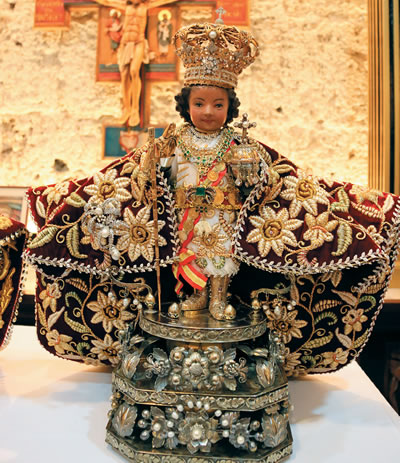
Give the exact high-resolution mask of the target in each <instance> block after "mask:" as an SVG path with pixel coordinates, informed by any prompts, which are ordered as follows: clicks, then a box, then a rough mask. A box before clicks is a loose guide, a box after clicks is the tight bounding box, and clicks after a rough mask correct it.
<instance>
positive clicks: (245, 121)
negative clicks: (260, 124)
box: [233, 113, 257, 143]
mask: <svg viewBox="0 0 400 463" xmlns="http://www.w3.org/2000/svg"><path fill="white" fill-rule="evenodd" d="M233 125H234V126H235V127H238V128H239V129H242V143H249V137H248V136H247V131H248V130H249V129H252V128H253V127H257V123H256V122H250V121H249V116H248V115H247V113H244V114H243V116H242V120H241V121H240V122H235V123H234V124H233Z"/></svg>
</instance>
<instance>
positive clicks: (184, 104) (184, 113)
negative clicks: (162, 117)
mask: <svg viewBox="0 0 400 463" xmlns="http://www.w3.org/2000/svg"><path fill="white" fill-rule="evenodd" d="M192 88H193V86H192V87H183V88H182V90H181V92H180V93H178V95H175V101H176V110H177V111H178V113H179V114H180V115H181V117H182V118H183V119H184V120H185V121H186V122H189V124H192V120H191V119H190V114H189V95H190V92H191V90H192ZM225 90H226V92H227V94H228V103H229V105H228V113H227V116H226V121H225V125H228V124H229V123H230V122H232V121H233V119H234V118H235V117H238V115H239V110H238V108H239V106H240V101H239V99H238V97H237V96H236V93H235V90H233V88H226V89H225Z"/></svg>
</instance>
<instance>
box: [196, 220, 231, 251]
mask: <svg viewBox="0 0 400 463" xmlns="http://www.w3.org/2000/svg"><path fill="white" fill-rule="evenodd" d="M205 223H206V224H207V225H208V227H203V229H202V230H201V233H199V234H197V236H195V237H194V238H193V239H192V243H193V244H195V245H197V246H198V247H199V248H198V251H197V252H196V254H197V256H198V257H210V258H212V257H215V256H226V255H227V250H226V249H225V247H224V243H225V242H226V240H227V236H226V235H225V234H224V233H223V232H222V230H221V227H220V225H219V224H218V223H216V224H215V225H213V226H212V228H211V225H210V224H208V222H205ZM195 233H196V228H195Z"/></svg>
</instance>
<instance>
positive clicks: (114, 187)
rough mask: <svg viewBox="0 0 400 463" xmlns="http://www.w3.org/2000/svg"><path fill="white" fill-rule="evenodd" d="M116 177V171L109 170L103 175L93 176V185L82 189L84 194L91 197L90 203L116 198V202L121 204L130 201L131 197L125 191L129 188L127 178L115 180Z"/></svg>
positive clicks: (99, 173)
mask: <svg viewBox="0 0 400 463" xmlns="http://www.w3.org/2000/svg"><path fill="white" fill-rule="evenodd" d="M117 175H118V174H117V171H116V169H109V170H107V171H106V172H105V173H104V174H103V173H101V172H97V173H96V174H94V175H93V182H94V183H93V184H92V185H88V186H86V187H85V188H84V189H83V190H84V192H85V193H87V194H88V195H90V196H92V198H90V201H94V200H100V201H104V200H106V199H108V198H116V199H117V200H118V201H121V202H123V201H128V200H129V199H131V198H132V195H131V194H130V193H129V191H128V190H125V188H126V187H127V186H129V178H128V177H119V178H116V177H117Z"/></svg>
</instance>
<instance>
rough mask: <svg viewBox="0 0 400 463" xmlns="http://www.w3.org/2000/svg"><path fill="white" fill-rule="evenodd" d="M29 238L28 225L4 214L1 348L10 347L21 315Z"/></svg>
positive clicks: (0, 218)
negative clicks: (18, 313)
mask: <svg viewBox="0 0 400 463" xmlns="http://www.w3.org/2000/svg"><path fill="white" fill-rule="evenodd" d="M25 238H26V230H25V226H24V224H22V223H20V222H18V221H16V220H13V219H10V218H8V217H5V216H2V215H0V350H1V349H4V348H5V347H6V346H7V344H8V342H9V340H10V338H11V332H12V324H13V323H14V322H15V320H16V318H17V312H18V305H19V302H20V300H19V298H20V290H21V276H22V273H23V262H22V252H23V249H24V246H25Z"/></svg>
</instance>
